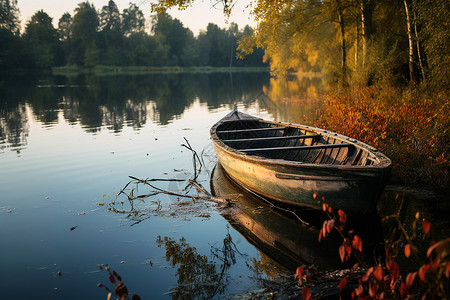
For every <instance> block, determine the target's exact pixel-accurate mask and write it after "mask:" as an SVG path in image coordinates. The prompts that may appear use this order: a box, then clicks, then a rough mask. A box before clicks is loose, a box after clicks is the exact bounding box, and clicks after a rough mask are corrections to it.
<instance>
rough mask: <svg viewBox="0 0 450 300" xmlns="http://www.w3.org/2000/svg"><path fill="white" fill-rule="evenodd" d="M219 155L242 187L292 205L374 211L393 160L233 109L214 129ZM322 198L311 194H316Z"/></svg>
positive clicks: (318, 133)
mask: <svg viewBox="0 0 450 300" xmlns="http://www.w3.org/2000/svg"><path fill="white" fill-rule="evenodd" d="M211 139H212V141H213V143H214V147H215V150H216V154H217V157H218V159H219V162H220V163H221V164H222V166H223V167H224V169H225V170H226V172H227V173H228V174H229V175H230V176H231V177H232V178H233V179H234V180H236V181H237V182H239V183H240V184H242V185H243V186H244V187H246V188H248V189H250V190H252V191H254V192H256V193H258V194H260V195H263V196H265V197H268V198H271V199H274V200H277V201H280V202H284V203H286V204H290V205H299V206H307V207H313V208H320V206H321V205H320V202H321V201H325V202H326V203H328V204H330V205H331V206H332V207H334V208H341V209H343V210H345V211H347V212H348V213H358V214H361V213H362V214H365V213H370V212H372V211H374V210H375V207H376V205H377V202H378V199H379V197H380V195H381V192H382V190H383V186H384V184H385V181H386V178H387V176H388V174H389V170H390V167H391V161H390V159H389V158H388V157H386V156H385V155H384V154H382V153H381V152H380V151H378V150H376V149H375V148H373V147H371V146H369V145H367V144H364V143H362V142H360V141H356V140H354V139H351V138H348V137H346V136H343V135H340V134H337V133H334V132H329V131H326V130H322V129H319V128H314V127H310V126H304V125H297V124H288V123H282V122H273V121H264V120H262V119H260V118H255V117H252V116H249V115H246V114H243V113H240V112H237V111H233V112H231V113H230V114H228V115H227V116H226V117H224V118H223V119H222V120H220V121H219V122H218V123H216V124H215V125H214V126H213V127H212V128H211ZM315 194H316V195H317V196H318V197H316V198H315V197H313V195H315Z"/></svg>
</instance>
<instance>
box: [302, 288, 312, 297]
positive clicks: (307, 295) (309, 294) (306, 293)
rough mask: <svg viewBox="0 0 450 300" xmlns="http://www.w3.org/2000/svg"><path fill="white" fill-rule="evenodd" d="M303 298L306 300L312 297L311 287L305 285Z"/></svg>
mask: <svg viewBox="0 0 450 300" xmlns="http://www.w3.org/2000/svg"><path fill="white" fill-rule="evenodd" d="M302 298H303V299H304V300H309V298H311V291H310V290H309V287H304V288H303V289H302Z"/></svg>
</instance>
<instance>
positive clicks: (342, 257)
mask: <svg viewBox="0 0 450 300" xmlns="http://www.w3.org/2000/svg"><path fill="white" fill-rule="evenodd" d="M339 256H340V257H341V261H342V262H344V259H345V246H344V245H341V246H340V247H339Z"/></svg>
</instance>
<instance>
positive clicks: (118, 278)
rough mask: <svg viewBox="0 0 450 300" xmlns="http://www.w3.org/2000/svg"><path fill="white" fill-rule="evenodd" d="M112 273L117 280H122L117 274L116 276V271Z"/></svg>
mask: <svg viewBox="0 0 450 300" xmlns="http://www.w3.org/2000/svg"><path fill="white" fill-rule="evenodd" d="M112 272H113V274H114V276H115V277H116V278H117V280H119V281H122V278H121V277H120V275H119V274H117V272H116V271H114V270H113V271H112Z"/></svg>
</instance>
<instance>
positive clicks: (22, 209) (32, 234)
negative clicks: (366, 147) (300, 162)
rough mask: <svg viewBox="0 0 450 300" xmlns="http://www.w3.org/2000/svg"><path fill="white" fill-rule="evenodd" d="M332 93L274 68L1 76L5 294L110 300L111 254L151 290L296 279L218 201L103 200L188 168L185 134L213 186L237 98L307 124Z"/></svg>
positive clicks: (133, 283)
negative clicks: (216, 131)
mask: <svg viewBox="0 0 450 300" xmlns="http://www.w3.org/2000/svg"><path fill="white" fill-rule="evenodd" d="M324 89H325V87H324V83H323V82H322V79H320V78H303V79H301V78H291V79H290V80H287V81H277V80H274V79H271V78H270V77H269V75H268V74H265V73H235V74H172V75H145V76H105V77H95V76H89V75H83V76H79V77H51V76H23V77H16V78H11V77H2V78H0V236H1V240H0V249H1V255H0V270H2V272H1V273H2V275H0V282H1V287H2V298H3V297H4V298H16V299H29V298H34V299H88V298H90V299H99V298H100V299H102V298H104V297H106V294H107V292H106V291H105V290H104V289H102V288H99V287H97V284H98V283H99V282H102V283H104V284H106V285H108V283H109V280H108V274H107V272H106V271H101V270H100V269H99V268H98V265H102V264H108V265H110V266H111V268H112V269H114V270H116V271H117V272H118V273H119V274H120V275H121V276H122V279H123V281H124V282H125V284H126V285H127V287H128V288H129V289H130V291H131V292H132V293H137V294H139V295H140V296H141V298H143V299H150V298H152V299H154V298H170V297H174V298H176V297H179V296H182V295H190V296H191V297H204V296H207V295H215V296H216V297H218V296H220V295H222V296H236V295H246V294H248V293H249V292H252V291H259V290H261V289H262V288H263V287H264V284H263V282H264V280H263V279H268V280H271V279H273V278H275V277H277V276H283V274H285V275H286V274H289V275H291V274H292V272H291V271H286V270H287V269H286V268H284V267H282V266H281V265H280V264H278V263H276V262H275V261H273V260H272V259H270V258H269V256H267V255H266V254H264V253H263V252H260V251H259V250H258V249H257V248H256V247H255V246H253V245H252V244H251V243H249V242H248V240H247V237H245V236H243V235H242V234H241V233H239V232H238V231H236V230H235V229H234V228H233V227H231V226H230V225H229V224H230V223H229V218H228V219H227V218H224V217H223V216H222V214H221V210H220V209H219V208H218V206H217V205H216V204H215V203H212V202H207V201H203V202H200V203H195V202H193V201H190V200H186V199H179V198H177V197H169V196H166V195H158V196H155V197H152V198H147V199H146V200H145V201H143V202H139V203H136V204H135V205H136V207H138V210H139V211H140V212H141V213H140V214H138V215H129V214H127V213H121V212H119V211H116V212H114V211H113V210H111V209H108V208H110V207H111V203H113V202H114V203H115V204H114V205H113V207H114V208H115V209H118V210H120V209H119V208H123V210H127V209H129V207H128V206H129V203H127V200H126V198H125V197H124V196H123V195H122V196H121V197H119V198H117V199H116V195H117V193H118V192H119V191H120V190H121V189H122V188H123V187H124V186H125V185H126V184H127V183H128V182H129V181H130V178H129V177H128V176H129V175H131V176H135V177H137V178H142V179H145V178H177V179H189V178H192V176H193V174H192V173H193V167H192V153H191V152H190V151H188V150H187V149H186V148H185V147H183V146H181V145H182V144H183V143H186V142H185V140H184V138H186V139H187V140H188V141H189V143H190V145H191V146H192V147H193V148H194V149H195V150H196V151H197V152H198V153H202V154H203V155H202V157H203V159H204V163H205V166H204V167H203V169H202V173H201V174H200V177H199V182H200V183H201V184H202V185H203V186H204V187H206V188H207V189H209V188H210V176H211V173H212V170H213V167H214V165H215V163H216V159H215V156H214V152H213V149H212V144H211V141H210V140H209V128H210V127H211V126H212V125H213V124H214V123H215V122H216V121H217V120H219V119H220V118H221V117H222V116H224V115H225V114H227V113H228V112H229V111H230V110H232V109H235V108H237V109H239V110H242V111H244V112H247V113H250V114H254V115H257V116H261V117H264V118H268V119H273V120H279V121H291V122H301V123H310V124H311V123H312V120H313V119H314V118H315V117H316V116H317V113H318V109H320V106H321V100H320V94H321V91H323V90H324ZM293 95H296V97H298V96H299V95H301V97H302V98H301V99H298V98H293ZM157 184H158V186H159V187H161V188H164V189H171V190H177V189H182V188H183V187H184V185H185V184H186V183H183V182H179V183H174V182H172V183H162V184H161V183H157ZM133 187H134V186H133ZM130 188H131V186H130ZM130 188H129V189H128V190H130ZM137 193H145V187H140V190H139V191H137ZM121 201H123V202H124V205H123V206H121V205H120V202H121ZM127 205H128V206H127ZM227 249H228V250H227ZM230 249H231V250H230ZM225 250H227V251H225ZM230 253H231V254H230ZM336 255H337V254H336ZM109 287H110V288H112V287H113V285H112V284H109Z"/></svg>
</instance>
